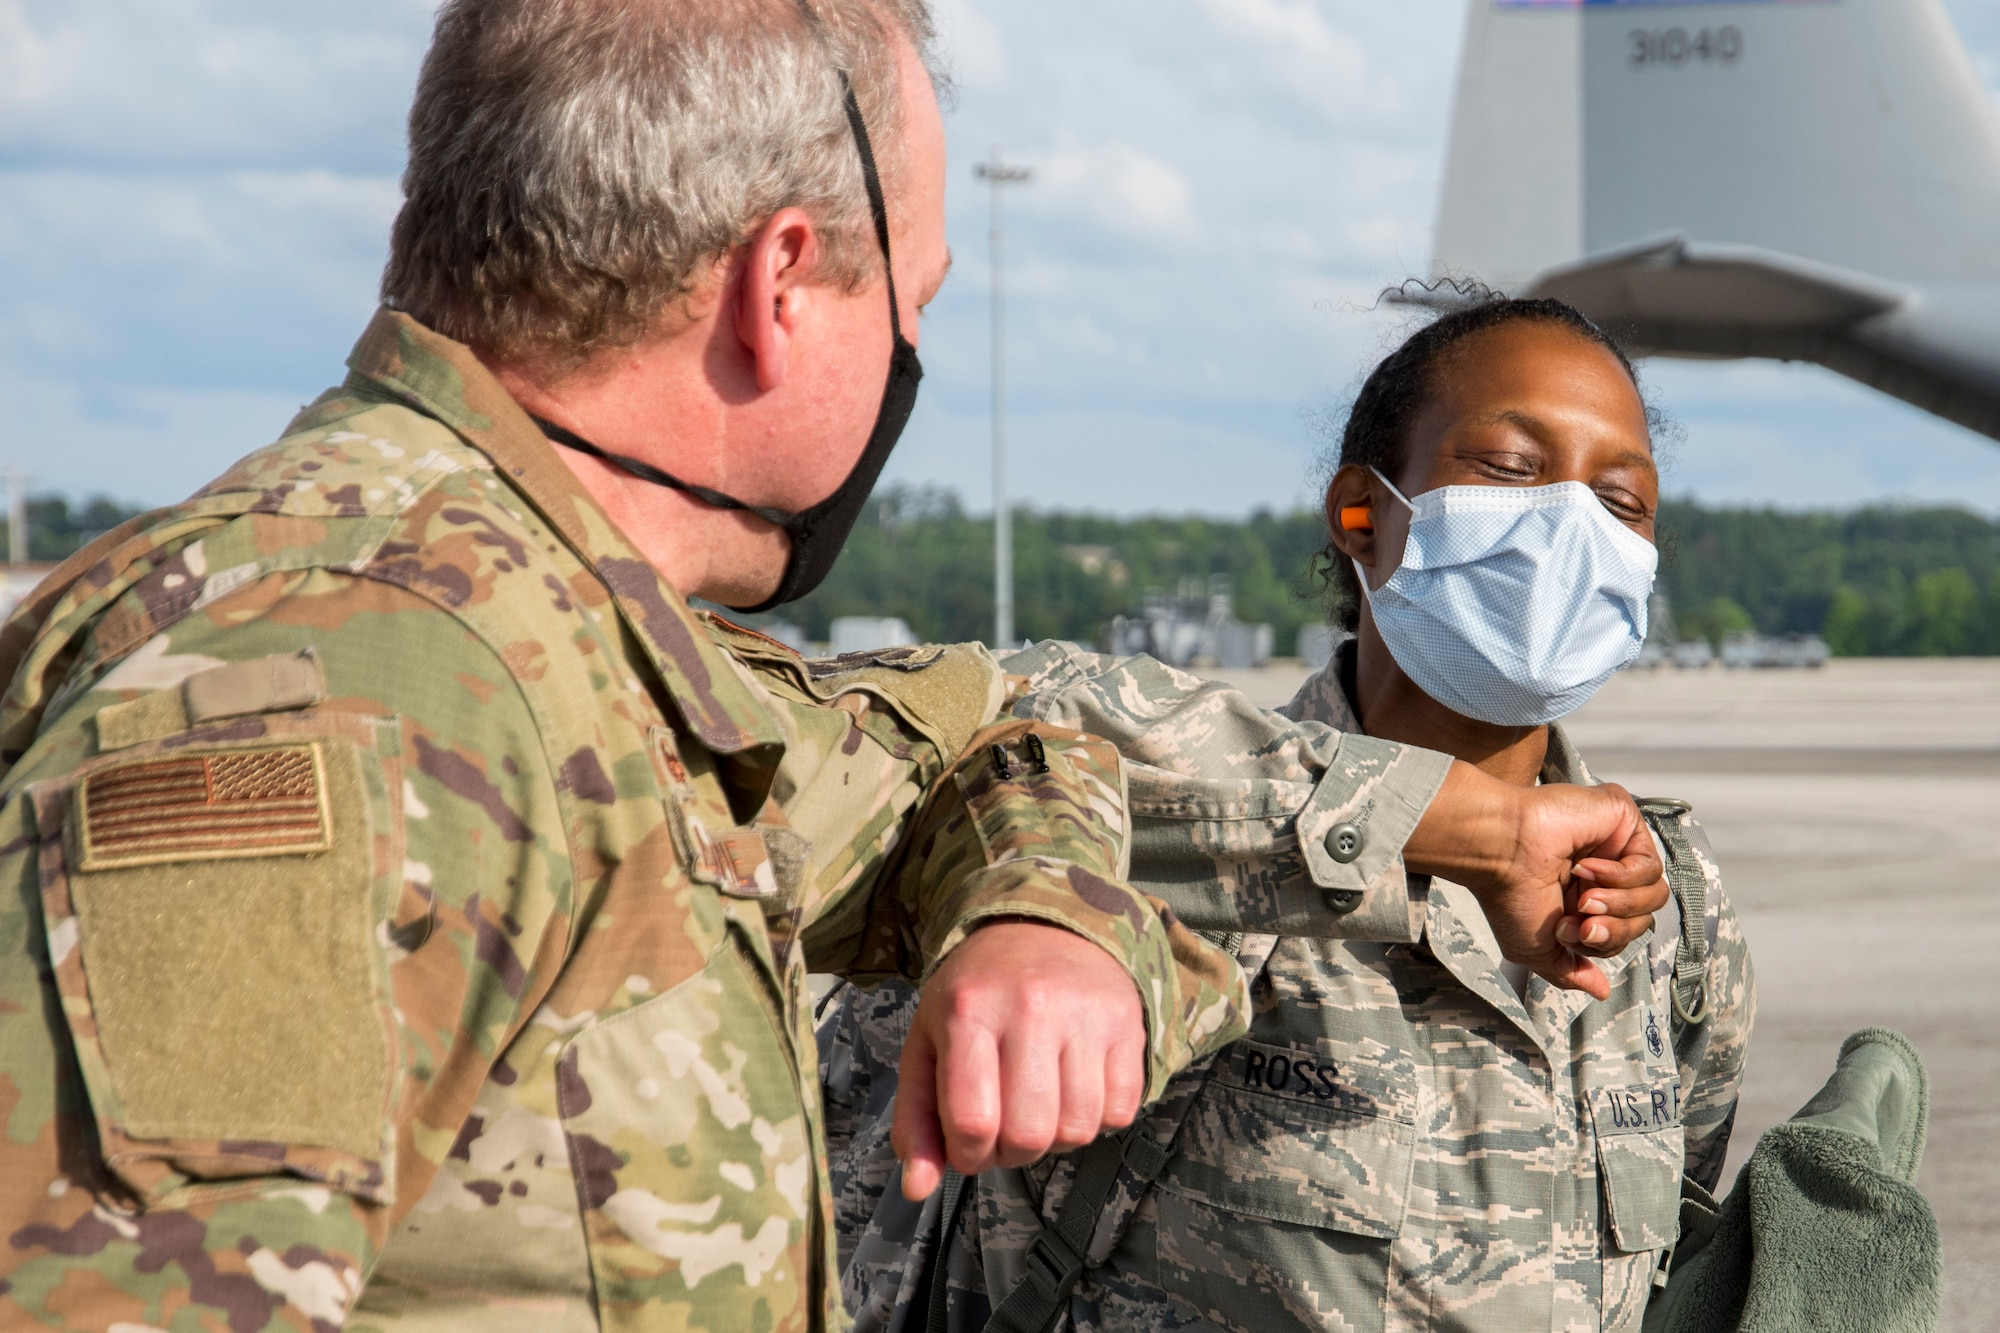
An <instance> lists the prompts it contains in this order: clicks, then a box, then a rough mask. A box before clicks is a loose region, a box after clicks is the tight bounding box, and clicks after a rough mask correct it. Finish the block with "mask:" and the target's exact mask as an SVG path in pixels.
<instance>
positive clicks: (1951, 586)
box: [0, 486, 2000, 656]
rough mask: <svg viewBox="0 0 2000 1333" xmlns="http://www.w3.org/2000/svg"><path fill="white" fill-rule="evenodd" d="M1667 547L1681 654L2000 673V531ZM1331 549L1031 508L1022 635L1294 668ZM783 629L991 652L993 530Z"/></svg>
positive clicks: (866, 570)
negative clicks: (1821, 641) (904, 624)
mask: <svg viewBox="0 0 2000 1333" xmlns="http://www.w3.org/2000/svg"><path fill="white" fill-rule="evenodd" d="M135 512H137V511H136V510H133V509H130V508H127V507H125V506H122V505H118V504H115V503H113V502H112V501H109V500H105V499H102V498H98V499H92V500H89V501H86V502H83V503H72V502H71V501H70V500H68V499H66V498H64V497H62V496H56V495H44V496H37V497H35V498H33V499H32V500H30V501H29V505H28V522H29V545H30V555H31V557H32V558H33V559H36V560H60V559H61V558H63V557H64V556H66V555H68V554H69V553H70V552H72V551H74V550H76V549H77V547H79V546H81V545H82V544H83V543H84V542H86V541H88V540H90V539H91V538H92V537H94V536H96V535H97V534H98V533H100V532H103V531H105V530H106V529H109V528H112V527H115V526H117V525H118V524H119V523H120V522H123V521H124V520H125V519H126V518H127V517H129V516H131V515H132V514H133V513H135ZM4 527H5V524H4V522H0V529H4ZM1659 535H1660V550H1661V560H1660V588H1661V590H1662V591H1663V592H1665V593H1666V595H1667V597H1668V600H1669V602H1670V603H1671V605H1672V606H1673V609H1674V617H1675V620H1676V622H1677V624H1678V626H1679V629H1680V632H1681V635H1682V637H1692V636H1695V635H1703V636H1706V637H1709V638H1711V639H1719V638H1720V637H1721V636H1722V635H1723V634H1725V633H1727V632H1729V631H1731V630H1736V629H1756V630H1759V631H1761V632H1763V633H1766V634H1794V633H1818V634H1823V635H1824V636H1825V637H1826V640H1827V643H1828V644H1829V645H1830V646H1831V647H1832V649H1833V651H1834V652H1835V653H1837V654H1841V655H1843V656H1960V655H1979V656H1988V655H2000V522H1995V521H1994V520H1991V519H1987V518H1983V517H1981V516H1979V515H1977V514H1974V513H1971V512H1969V511H1967V510H1963V509H1955V508H1942V507H1938V508H1917V507H1911V506H1900V505H1878V506H1871V507H1868V508H1863V509H1856V510H1851V511H1847V512H1844V513H1805V514H1800V513H1785V512H1780V511H1777V510H1772V509H1729V508H1710V507H1707V506H1703V505H1699V504H1695V503H1692V502H1689V501H1684V500H1675V501H1668V502H1666V503H1665V504H1663V505H1662V506H1661V509H1660V523H1659ZM0 539H4V537H0ZM1325 541H1326V531H1325V523H1324V520H1323V519H1322V518H1321V517H1320V515H1319V514H1317V513H1315V512H1311V511H1305V510H1300V511H1296V512H1293V513H1289V514H1280V513H1274V512H1271V511H1268V510H1259V511H1258V512H1256V513H1253V514H1251V515H1250V516H1249V517H1248V518H1244V519H1215V518H1198V517H1159V516H1145V517H1139V518H1108V517H1105V516H1102V515H1096V514H1071V513H1052V512H1041V511H1037V510H1033V509H1026V508H1024V509H1020V510H1017V511H1016V512H1015V517H1014V588H1015V593H1014V596H1015V608H1016V609H1015V624H1016V627H1017V629H1018V631H1019V633H1020V634H1021V635H1022V636H1023V637H1026V638H1030V639H1043V638H1062V639H1073V640H1076V641H1078V642H1081V643H1095V642H1096V641H1097V640H1098V637H1099V634H1100V633H1101V631H1102V628H1103V626H1104V623H1105V622H1106V621H1108V620H1110V619H1111V618H1112V617H1113V616H1116V615H1121V614H1131V613H1133V612H1135V611H1137V610H1138V609H1139V606H1140V602H1141V599H1142V598H1143V597H1144V596H1145V594H1146V593H1147V592H1148V591H1161V592H1167V593H1171V592H1173V591H1175V590H1176V589H1177V588H1178V587H1180V586H1181V584H1182V582H1183V581H1184V580H1199V581H1202V582H1203V583H1204V584H1205V583H1206V581H1207V580H1208V579H1209V578H1211V577H1213V576H1215V575H1222V576H1225V577H1226V578H1227V579H1228V580H1229V582H1230V584H1231V586H1232V588H1233V590H1234V592H1235V596H1236V614H1237V615H1238V617H1239V618H1241V619H1243V620H1247V621H1251V622H1253V623H1255V622H1259V621H1262V622H1267V623H1269V624H1270V625H1271V626H1272V627H1273V628H1274V629H1275V631H1276V642H1277V650H1278V652H1280V653H1289V652H1290V651H1291V650H1292V646H1293V644H1294V642H1295V641H1296V637H1297V634H1298V631H1299V629H1300V628H1301V627H1303V626H1305V625H1309V624H1317V623H1320V622H1322V621H1324V620H1325V618H1326V616H1327V614H1328V610H1329V608H1328V606H1327V604H1326V600H1325V597H1324V593H1323V589H1322V588H1321V587H1320V586H1319V583H1318V580H1316V579H1315V578H1314V577H1313V576H1312V563H1313V557H1314V555H1315V554H1316V553H1317V552H1318V551H1319V550H1320V549H1321V548H1322V547H1323V546H1324V545H1325ZM0 549H4V548H0ZM780 614H782V615H783V617H784V618H785V619H787V620H790V621H792V622H794V623H796V624H799V625H801V626H802V627H804V629H805V630H806V632H807V634H808V635H810V636H811V637H813V638H816V639H825V638H826V637H827V632H828V629H827V627H828V623H829V622H830V621H831V620H832V619H833V618H834V617H835V616H849V615H867V616H901V617H902V618H903V619H904V620H907V621H908V622H909V623H910V626H911V628H912V629H914V630H915V631H916V632H917V634H918V635H920V636H921V637H923V638H925V639H927V640H936V641H946V642H949V641H957V640H966V639H981V638H984V637H986V636H987V635H989V634H991V633H992V627H993V521H992V518H991V516H990V515H986V516H982V515H975V514H969V513H967V512H966V510H965V508H964V506H963V505H962V504H961V503H960V502H959V499H958V497H957V496H956V495H955V494H953V493H952V492H950V491H947V490H941V489H937V488H931V487H903V486H896V487H886V488H884V489H883V490H882V491H881V492H880V493H878V494H877V495H876V497H875V498H874V499H872V500H870V501H869V504H868V508H867V511H866V513H865V514H864V516H863V518H862V520H861V522H860V524H859V525H857V527H856V529H855V532H854V536H853V538H852V540H850V541H849V542H848V545H847V549H846V551H845V552H844V553H843V554H842V555H841V557H840V560H839V562H838V563H837V564H835V566H834V569H833V573H832V575H831V576H830V577H829V578H828V579H827V581H826V583H825V584H824V585H822V586H821V587H820V589H819V590H818V591H816V592H815V593H813V594H812V595H811V596H810V597H807V598H805V599H804V600H802V601H799V602H796V603H794V604H792V605H791V606H788V607H785V608H784V609H783V611H782V612H781V613H780Z"/></svg>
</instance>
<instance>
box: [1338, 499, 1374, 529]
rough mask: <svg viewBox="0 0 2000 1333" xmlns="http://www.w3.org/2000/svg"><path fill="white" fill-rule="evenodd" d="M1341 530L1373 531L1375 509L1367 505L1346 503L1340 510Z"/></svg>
mask: <svg viewBox="0 0 2000 1333" xmlns="http://www.w3.org/2000/svg"><path fill="white" fill-rule="evenodd" d="M1340 530H1341V531H1342V532H1373V531H1375V511H1374V509H1372V508H1370V507H1369V506H1368V505H1348V506H1346V507H1345V508H1343V509H1342V510H1341V511H1340Z"/></svg>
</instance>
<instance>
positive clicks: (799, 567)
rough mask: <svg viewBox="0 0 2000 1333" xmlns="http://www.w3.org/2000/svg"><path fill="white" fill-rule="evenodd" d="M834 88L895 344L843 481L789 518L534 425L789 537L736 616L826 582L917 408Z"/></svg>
mask: <svg viewBox="0 0 2000 1333" xmlns="http://www.w3.org/2000/svg"><path fill="white" fill-rule="evenodd" d="M840 82H841V85H842V86H843V87H844V88H846V91H847V121H848V124H850V125H852V126H853V127H854V144H855V147H856V148H857V149H858V150H859V151H860V153H861V179H862V182H863V183H864V184H865V185H866V186H867V187H868V209H869V212H871V213H872V214H874V217H875V239H876V240H878V241H879V242H881V245H882V269H883V271H884V272H885V273H886V274H887V275H888V279H889V330H890V333H891V334H892V335H893V336H894V338H895V342H894V344H893V348H892V350H891V351H890V353H889V382H888V384H887V385H886V386H885V387H884V388H883V390H882V405H881V407H880V408H878V409H877V410H876V413H875V429H874V431H873V432H872V433H870V435H869V436H868V447H867V448H865V449H863V450H862V451H861V457H860V458H859V459H857V460H855V463H854V470H853V471H852V472H849V473H848V474H847V480H845V481H843V482H841V483H840V485H839V486H837V487H835V488H834V492H833V494H831V495H829V496H827V497H826V498H825V499H824V500H821V501H820V502H819V503H818V504H816V505H814V506H813V507H812V508H810V509H801V510H799V511H798V512H797V513H792V512H790V511H788V510H784V509H773V508H770V507H768V506H765V505H753V504H745V503H744V502H743V501H741V500H738V499H737V498H736V497H735V496H732V495H724V494H723V493H722V492H721V491H718V490H714V489H711V488H710V487H707V486H696V485H695V484H694V483H692V482H686V481H682V480H681V479H680V478H679V477H676V476H673V475H672V474H671V473H667V472H663V471H661V470H660V469H659V468H656V467H654V466H653V465H652V464H650V463H642V462H640V461H639V460H638V459H636V458H627V457H625V456H624V455H623V454H614V453H612V452H610V451H609V450H607V449H600V448H598V447H597V446H596V445H594V444H592V443H591V442H590V441H589V440H586V439H584V438H583V437H582V436H581V435H578V434H577V433H576V432H575V431H570V430H565V429H563V428H562V427H561V426H558V425H556V424H555V423H554V422H550V421H543V420H542V419H541V418H540V417H536V418H534V422H535V424H536V425H537V426H539V427H541V429H542V434H544V435H546V436H547V437H548V438H549V439H550V441H552V442H553V443H555V444H559V445H562V446H563V447H564V448H567V449H575V450H576V451H578V452H579V453H586V454H589V455H590V456H591V457H593V458H601V459H603V460H604V461H605V462H607V463H610V464H612V465H613V466H615V467H619V468H623V469H624V470H625V471H627V472H629V473H631V474H632V475H633V476H635V477H637V478H639V480H641V481H650V482H652V483H653V484H654V485H656V486H667V487H671V488H672V489H674V490H677V491H681V492H683V493H684V494H687V495H692V496H693V497H694V498H695V499H697V500H699V501H701V502H702V503H703V504H705V505H712V506H714V507H715V508H717V509H741V510H743V511H744V512H746V513H751V514H755V515H756V516H757V517H759V518H761V519H763V520H764V521H765V522H767V523H774V524H776V525H777V526H778V527H781V528H783V529H784V530H785V535H786V536H788V537H790V538H791V541H792V554H791V558H790V559H789V560H787V561H786V563H785V576H784V577H783V578H782V579H780V580H779V581H778V590H777V591H776V592H774V593H772V594H771V596H770V598H769V600H767V601H764V602H760V603H758V604H757V605H756V606H743V607H738V608H736V609H737V610H739V611H752V612H755V611H769V610H770V609H771V608H772V607H774V606H778V605H780V604H781V603H784V602H792V601H797V600H798V599H799V598H801V597H803V596H805V595H806V594H807V593H809V592H811V591H812V590H813V589H814V588H817V587H818V586H819V585H820V583H821V581H823V580H824V579H825V578H826V576H827V574H828V573H829V572H830V571H831V570H832V569H833V562H834V561H835V560H836V559H838V558H839V556H840V548H841V547H843V546H845V545H846V544H847V535H848V533H850V532H852V531H853V530H854V524H855V521H856V520H857V519H859V518H860V517H861V507H862V506H863V505H864V504H866V503H867V502H868V495H869V493H870V492H871V491H873V490H874V489H875V483H876V481H877V480H878V479H879V478H880V477H881V475H882V468H883V466H884V465H885V464H887V463H888V461H889V453H890V451H891V450H893V449H894V448H895V447H896V441H897V440H898V439H900V438H902V434H903V427H904V426H906V425H908V424H909V421H910V412H911V410H912V409H913V408H915V407H916V405H917V382H918V381H919V380H921V379H923V377H924V368H923V365H922V364H921V363H920V362H919V361H918V360H917V349H916V348H915V347H914V346H912V345H911V343H910V340H909V339H907V338H905V337H904V336H903V317H902V313H901V311H900V310H899V309H898V308H897V305H896V270H895V265H894V263H893V262H891V258H890V255H889V209H888V206H887V204H886V203H884V201H883V198H882V177H881V174H880V173H879V172H877V171H876V169H875V152H874V150H873V149H872V148H871V147H870V146H869V143H868V126H867V125H866V124H865V123H863V121H862V119H861V104H860V103H859V102H858V101H856V100H855V97H854V89H853V87H852V86H850V85H848V83H847V76H846V75H844V74H843V75H842V76H841V80H840Z"/></svg>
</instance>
